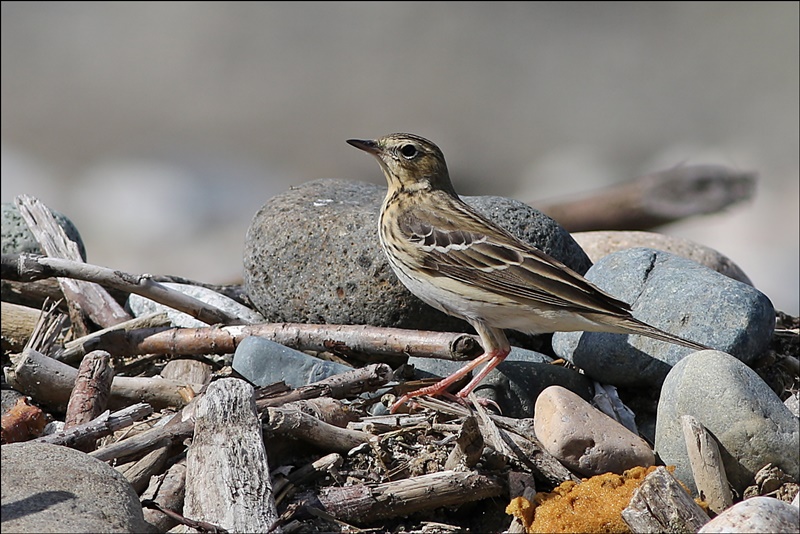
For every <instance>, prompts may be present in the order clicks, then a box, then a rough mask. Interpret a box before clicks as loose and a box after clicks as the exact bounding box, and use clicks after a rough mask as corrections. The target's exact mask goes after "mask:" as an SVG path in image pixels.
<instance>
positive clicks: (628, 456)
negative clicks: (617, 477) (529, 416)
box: [533, 386, 655, 477]
mask: <svg viewBox="0 0 800 534" xmlns="http://www.w3.org/2000/svg"><path fill="white" fill-rule="evenodd" d="M533 426H534V429H535V431H536V437H538V438H539V440H540V441H541V442H542V445H543V446H544V448H545V449H546V450H547V452H549V453H550V454H552V455H553V456H555V457H556V458H558V460H560V461H561V463H563V464H564V465H565V466H567V467H568V468H570V469H572V470H573V471H576V472H578V473H580V474H582V475H584V476H589V477H590V476H594V475H599V474H602V473H608V472H611V473H616V474H622V473H623V472H624V471H625V470H627V469H631V468H632V467H636V466H643V467H650V466H651V465H653V464H654V463H655V455H654V454H653V451H652V449H651V448H650V446H649V445H647V442H645V441H644V440H643V439H642V438H640V437H639V436H637V435H635V434H634V433H632V432H631V431H630V430H628V429H627V428H625V427H624V426H622V425H621V424H619V423H618V422H616V421H614V420H613V419H611V418H610V417H609V416H607V415H606V414H604V413H602V412H600V411H599V410H597V409H596V408H594V407H593V406H592V405H591V404H589V403H588V402H586V401H585V400H583V399H582V398H580V397H579V396H578V395H576V394H575V393H573V392H571V391H569V390H566V389H564V388H562V387H560V386H551V387H549V388H547V389H545V390H544V391H542V393H541V394H540V395H539V398H538V399H536V409H535V413H534V416H533Z"/></svg>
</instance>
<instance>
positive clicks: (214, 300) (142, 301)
mask: <svg viewBox="0 0 800 534" xmlns="http://www.w3.org/2000/svg"><path fill="white" fill-rule="evenodd" d="M162 285H165V286H167V287H168V288H170V289H174V290H175V291H180V292H181V293H183V294H185V295H189V296H190V297H194V298H196V299H197V300H199V301H201V302H205V303H206V304H210V305H211V306H214V307H216V308H219V309H221V310H223V311H226V312H228V313H230V314H232V315H235V316H237V317H240V318H241V319H242V322H243V323H244V324H256V323H262V322H264V318H263V317H261V314H259V313H258V312H257V311H255V310H252V309H250V308H248V307H247V306H244V305H242V304H239V303H238V302H236V301H235V300H233V299H232V298H230V297H227V296H225V295H223V294H221V293H217V292H216V291H214V290H212V289H208V288H206V287H201V286H193V285H190V284H175V283H172V282H164V283H162ZM127 307H128V309H130V311H131V313H132V314H133V315H134V316H136V317H141V316H142V315H148V314H150V313H158V312H165V313H166V314H167V317H169V319H170V321H172V324H173V325H174V326H179V327H181V328H203V327H205V326H208V325H207V324H206V323H204V322H203V321H200V320H198V319H195V318H194V317H192V316H191V315H189V314H186V313H183V312H180V311H178V310H176V309H175V308H170V307H169V306H164V305H163V304H159V303H157V302H155V301H152V300H150V299H148V298H146V297H142V296H140V295H136V294H135V293H132V294H131V296H130V297H128V302H127Z"/></svg>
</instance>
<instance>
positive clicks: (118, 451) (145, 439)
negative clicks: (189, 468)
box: [89, 412, 194, 462]
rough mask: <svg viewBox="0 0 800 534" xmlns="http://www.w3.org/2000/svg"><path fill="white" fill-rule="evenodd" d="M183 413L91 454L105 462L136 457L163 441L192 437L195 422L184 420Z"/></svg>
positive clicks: (160, 445)
mask: <svg viewBox="0 0 800 534" xmlns="http://www.w3.org/2000/svg"><path fill="white" fill-rule="evenodd" d="M182 415H183V413H182V412H181V413H178V414H175V415H174V416H172V418H171V419H170V421H169V422H168V423H167V424H164V425H161V426H157V427H154V428H151V429H150V430H146V431H144V432H142V433H141V434H136V435H135V436H131V437H129V438H126V439H123V440H122V441H118V442H116V443H113V444H111V445H108V446H106V447H102V448H100V449H97V450H96V451H92V452H90V453H89V456H93V457H95V458H97V459H98V460H101V461H103V462H108V461H111V460H119V459H123V458H129V457H134V456H138V455H142V454H144V453H148V452H150V451H152V450H155V449H158V448H160V447H162V446H163V441H162V440H163V439H164V438H170V439H171V440H172V441H173V442H174V441H177V440H182V439H186V438H188V437H191V435H192V433H193V432H194V420H193V419H192V418H188V417H187V418H183V417H182Z"/></svg>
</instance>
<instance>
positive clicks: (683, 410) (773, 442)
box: [655, 351, 800, 494]
mask: <svg viewBox="0 0 800 534" xmlns="http://www.w3.org/2000/svg"><path fill="white" fill-rule="evenodd" d="M683 415H691V416H693V417H694V418H696V419H697V420H698V421H700V423H701V424H702V425H703V426H704V427H706V428H707V429H708V430H709V431H710V432H711V434H712V435H713V436H714V437H715V438H716V439H717V441H718V442H719V445H720V451H721V452H722V461H723V464H724V466H725V472H726V474H727V476H728V481H729V482H730V484H731V486H732V487H733V488H734V489H735V490H736V491H737V492H738V493H739V494H742V492H743V491H744V489H745V488H746V487H747V486H748V485H749V484H751V483H752V481H753V478H754V476H755V474H756V472H758V470H759V469H761V468H762V467H764V466H765V465H766V464H768V463H772V464H774V465H776V466H778V467H780V468H781V469H782V470H783V471H784V472H785V473H786V474H788V475H789V476H791V477H792V478H794V479H795V480H797V478H798V475H800V453H798V451H800V421H799V420H798V418H797V417H795V416H794V415H793V414H792V413H791V411H789V409H788V408H787V407H786V406H785V405H784V404H783V403H782V402H781V400H780V398H779V397H778V396H777V395H776V394H775V393H774V392H773V391H772V390H771V389H770V388H769V386H768V385H767V384H766V383H765V382H764V381H763V380H762V379H761V378H760V377H759V376H758V375H757V374H756V373H755V371H753V370H752V369H750V368H749V367H747V366H746V365H744V364H743V363H742V362H740V361H739V360H737V359H736V358H734V357H732V356H730V355H728V354H725V353H724V352H719V351H700V352H696V353H694V354H692V355H691V356H688V357H686V358H684V359H683V360H681V361H680V362H678V363H677V364H676V365H675V367H673V369H672V371H670V373H669V375H668V376H667V379H666V380H665V381H664V385H663V387H662V389H661V396H660V398H659V401H658V415H657V419H656V442H655V448H656V452H658V454H659V456H660V457H661V459H662V460H663V461H664V463H665V464H667V465H674V466H675V467H676V469H675V473H674V475H675V478H677V479H679V480H680V481H681V482H683V483H684V484H685V485H686V487H688V488H690V489H691V490H692V491H696V489H695V484H694V478H693V476H692V470H691V466H690V464H689V459H688V457H687V453H686V442H685V441H684V436H683V431H682V428H681V423H680V418H681V416H683Z"/></svg>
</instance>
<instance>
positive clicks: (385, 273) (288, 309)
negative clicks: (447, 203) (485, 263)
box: [244, 180, 590, 331]
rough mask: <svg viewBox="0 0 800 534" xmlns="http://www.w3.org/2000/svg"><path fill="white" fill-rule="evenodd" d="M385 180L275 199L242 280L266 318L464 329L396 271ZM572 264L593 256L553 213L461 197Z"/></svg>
mask: <svg viewBox="0 0 800 534" xmlns="http://www.w3.org/2000/svg"><path fill="white" fill-rule="evenodd" d="M385 194H386V187H385V186H378V185H374V184H368V183H362V182H352V181H345V180H317V181H314V182H309V183H306V184H303V185H301V186H298V187H295V188H292V189H290V190H289V191H287V192H285V193H283V194H281V195H278V196H276V197H274V198H272V199H271V200H269V201H268V202H267V203H266V204H265V205H264V206H263V207H262V208H261V209H260V210H259V211H258V213H256V215H255V217H254V218H253V221H252V223H251V225H250V228H249V229H248V231H247V237H246V240H245V251H244V282H245V288H246V290H247V292H248V295H249V297H250V299H251V301H252V302H253V304H254V305H255V306H256V308H257V309H258V310H259V311H260V312H261V313H262V315H264V317H265V318H266V319H267V320H268V321H275V322H303V323H328V324H371V325H377V326H396V327H402V328H411V329H425V330H454V331H462V330H464V329H465V328H467V325H466V323H464V322H463V321H460V320H458V319H454V318H451V317H448V316H446V315H444V314H442V313H440V312H438V311H436V310H434V309H432V308H430V307H429V306H427V305H425V304H424V303H422V301H420V300H419V299H417V298H416V297H414V296H413V295H412V294H411V293H410V292H409V291H408V290H406V289H405V287H403V286H402V284H401V283H400V282H399V281H398V280H397V278H396V277H395V275H394V273H393V272H392V270H391V268H390V267H389V265H388V263H387V261H386V259H385V257H384V255H383V251H382V250H381V248H380V244H379V241H378V214H379V212H380V205H381V202H382V201H383V197H384V196H385ZM465 201H467V202H471V203H475V204H476V206H478V208H479V209H481V210H483V211H484V212H485V213H486V214H487V216H489V217H490V218H494V219H495V220H496V221H497V222H498V223H500V224H504V225H505V226H506V228H508V229H509V230H510V231H511V232H513V233H515V234H517V235H518V236H520V237H522V238H527V239H534V240H536V242H537V245H538V246H539V247H540V248H541V249H542V250H545V251H546V252H548V253H550V254H552V255H554V256H555V257H557V258H558V259H560V260H561V261H563V262H565V263H566V264H567V265H570V266H571V267H572V268H573V269H576V270H578V271H583V272H585V270H586V269H587V268H588V266H589V265H590V262H589V261H588V258H587V257H586V255H585V253H584V252H583V251H582V250H581V249H580V247H579V246H578V245H577V244H576V243H575V242H574V241H573V240H572V238H571V237H570V236H569V234H568V233H567V232H566V231H565V230H563V229H562V228H561V227H560V226H558V224H557V223H556V222H555V221H553V220H552V219H550V218H549V217H547V216H545V215H543V214H541V213H539V212H537V211H536V210H534V209H533V208H530V207H528V206H526V205H525V204H522V203H520V202H517V201H514V200H509V199H503V198H499V197H489V198H486V197H479V198H478V200H476V199H473V198H469V197H467V198H465Z"/></svg>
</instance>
